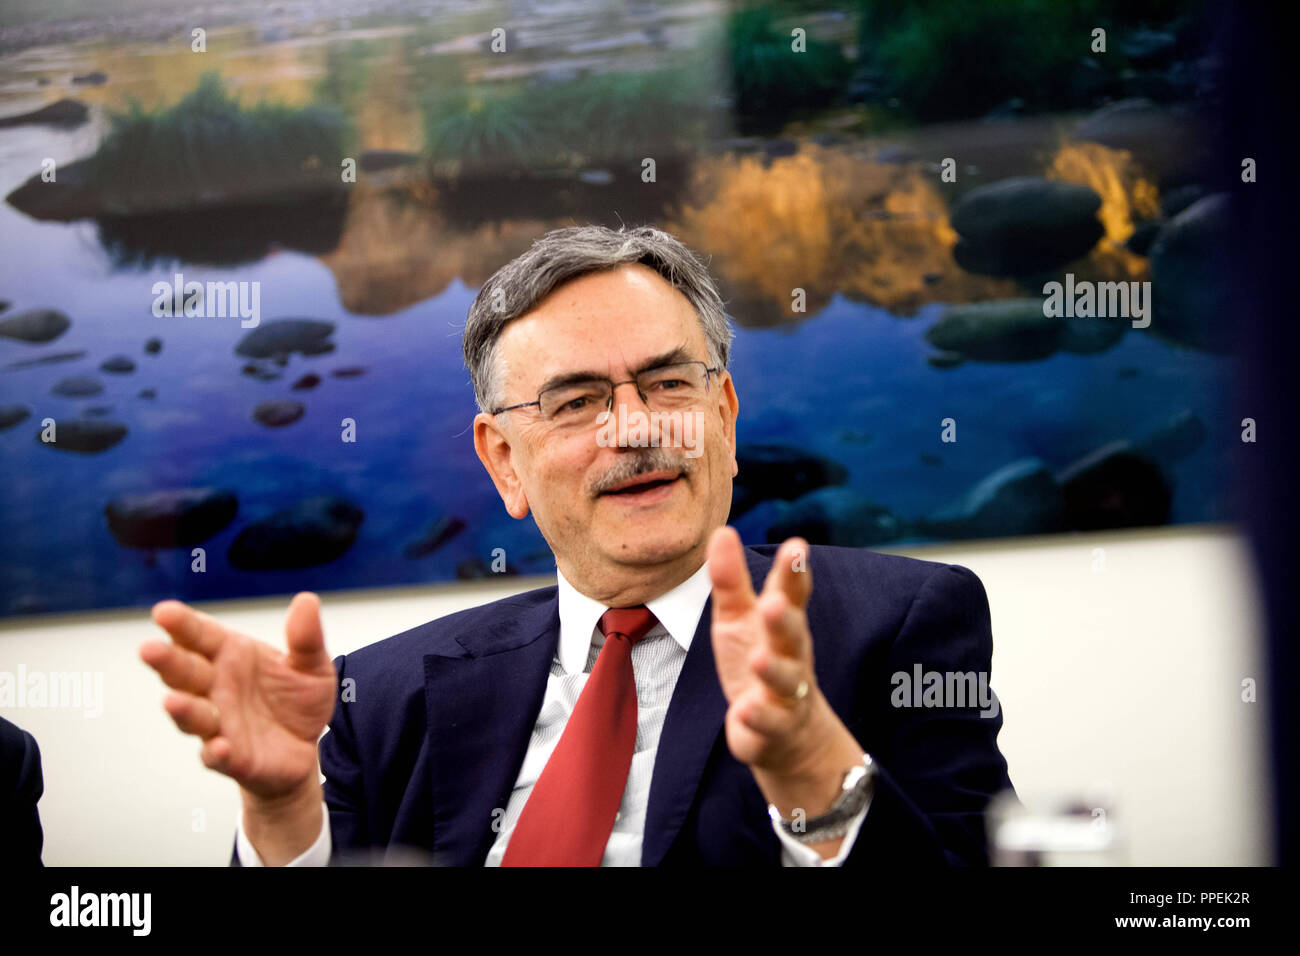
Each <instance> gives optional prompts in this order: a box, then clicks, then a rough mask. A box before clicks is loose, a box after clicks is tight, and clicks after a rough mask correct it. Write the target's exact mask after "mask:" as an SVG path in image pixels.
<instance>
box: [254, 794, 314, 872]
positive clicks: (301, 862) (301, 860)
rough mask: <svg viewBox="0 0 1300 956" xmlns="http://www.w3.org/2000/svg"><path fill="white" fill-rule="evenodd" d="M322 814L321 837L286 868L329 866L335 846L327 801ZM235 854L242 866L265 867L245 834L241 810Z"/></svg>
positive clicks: (287, 864)
mask: <svg viewBox="0 0 1300 956" xmlns="http://www.w3.org/2000/svg"><path fill="white" fill-rule="evenodd" d="M320 812H321V818H322V822H321V830H320V835H319V836H317V837H316V842H315V843H313V844H312V845H311V846H309V847H308V848H307V849H306V850H304V851H303V852H302V854H301V855H300V856H297V857H295V858H294V859H292V860H290V861H289V862H288V863H286V864H285V866H329V862H330V854H331V853H332V852H333V851H334V846H333V843H332V841H331V840H330V811H329V807H328V806H327V805H326V803H325V801H324V800H322V801H321V804H320ZM235 852H236V853H238V854H239V865H240V866H263V865H265V864H263V863H262V858H261V857H260V856H258V855H257V851H256V850H255V849H253V844H252V842H251V841H250V840H249V839H248V837H247V835H245V833H244V814H243V811H242V810H241V811H240V813H239V822H238V823H236V824H235Z"/></svg>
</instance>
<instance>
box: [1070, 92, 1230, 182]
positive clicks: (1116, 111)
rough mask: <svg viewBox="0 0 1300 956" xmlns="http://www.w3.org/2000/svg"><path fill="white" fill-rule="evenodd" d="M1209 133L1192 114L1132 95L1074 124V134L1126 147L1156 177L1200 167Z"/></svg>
mask: <svg viewBox="0 0 1300 956" xmlns="http://www.w3.org/2000/svg"><path fill="white" fill-rule="evenodd" d="M1205 137H1206V134H1205V131H1204V130H1203V129H1202V128H1201V125H1200V124H1199V123H1198V122H1197V121H1196V120H1195V119H1194V118H1193V117H1192V116H1190V115H1186V114H1183V113H1181V112H1179V111H1175V110H1172V109H1169V108H1167V107H1164V106H1159V105H1157V104H1156V103H1153V102H1152V101H1151V100H1149V99H1145V98H1142V97H1131V98H1128V99H1123V100H1119V101H1118V102H1115V103H1111V104H1109V105H1107V106H1103V107H1102V108H1101V109H1099V110H1097V111H1096V112H1095V113H1093V114H1092V115H1090V116H1088V117H1086V118H1085V119H1083V120H1082V121H1080V123H1079V124H1078V125H1077V126H1076V127H1075V128H1074V138H1075V139H1080V140H1088V141H1091V142H1094V143H1100V144H1101V145H1103V146H1106V147H1109V148H1110V149H1120V150H1126V151H1127V152H1129V153H1131V154H1132V155H1133V158H1134V159H1136V160H1137V161H1138V163H1140V164H1141V165H1142V166H1143V167H1144V168H1145V169H1147V170H1148V171H1150V172H1151V173H1153V174H1154V175H1155V176H1156V178H1157V179H1159V180H1164V179H1165V178H1166V177H1168V178H1170V179H1177V178H1178V176H1179V175H1186V174H1190V173H1194V172H1196V171H1197V169H1198V167H1199V165H1200V163H1199V161H1198V159H1197V154H1198V151H1199V148H1200V147H1202V146H1203V145H1204V140H1205Z"/></svg>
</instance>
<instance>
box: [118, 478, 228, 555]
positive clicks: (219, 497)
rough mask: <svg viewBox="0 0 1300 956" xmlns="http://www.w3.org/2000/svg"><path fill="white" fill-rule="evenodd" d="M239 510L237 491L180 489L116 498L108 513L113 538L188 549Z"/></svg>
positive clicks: (130, 544)
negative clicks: (235, 492)
mask: <svg viewBox="0 0 1300 956" xmlns="http://www.w3.org/2000/svg"><path fill="white" fill-rule="evenodd" d="M238 510H239V501H238V499H237V498H236V497H235V494H234V492H231V491H226V490H225V489H222V488H177V489H173V490H168V491H154V492H149V493H148V494H142V495H123V496H121V497H120V498H114V499H113V500H112V501H110V502H109V503H108V505H107V506H106V507H105V508H104V514H105V515H106V516H107V517H108V529H109V530H110V531H111V532H113V537H114V538H116V539H117V540H118V543H119V544H123V545H125V546H126V547H128V548H184V547H189V546H190V545H195V544H198V543H199V542H200V541H206V540H207V539H208V538H210V537H212V536H213V535H214V534H216V533H217V532H218V531H220V530H221V529H222V528H224V527H226V525H228V524H230V522H232V521H233V520H235V512H237V511H238Z"/></svg>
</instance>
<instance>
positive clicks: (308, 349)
mask: <svg viewBox="0 0 1300 956" xmlns="http://www.w3.org/2000/svg"><path fill="white" fill-rule="evenodd" d="M333 351H334V343H333V342H312V343H310V344H308V345H304V346H303V347H302V354H303V355H328V354H329V353H330V352H333Z"/></svg>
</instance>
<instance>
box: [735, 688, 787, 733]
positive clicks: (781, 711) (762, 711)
mask: <svg viewBox="0 0 1300 956" xmlns="http://www.w3.org/2000/svg"><path fill="white" fill-rule="evenodd" d="M736 708H737V710H736V716H737V717H738V718H739V719H740V722H741V723H742V724H744V725H745V726H746V727H748V728H749V729H750V730H753V731H754V732H756V733H760V734H763V735H764V736H767V737H776V736H780V735H781V734H783V733H786V732H787V731H788V730H789V728H790V721H791V717H790V711H789V710H788V709H787V708H785V707H782V706H780V705H779V704H771V703H768V702H767V701H765V700H762V699H760V698H759V697H758V696H757V695H753V696H751V695H748V694H747V695H745V696H743V697H741V698H739V699H738V700H737V701H736Z"/></svg>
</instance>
